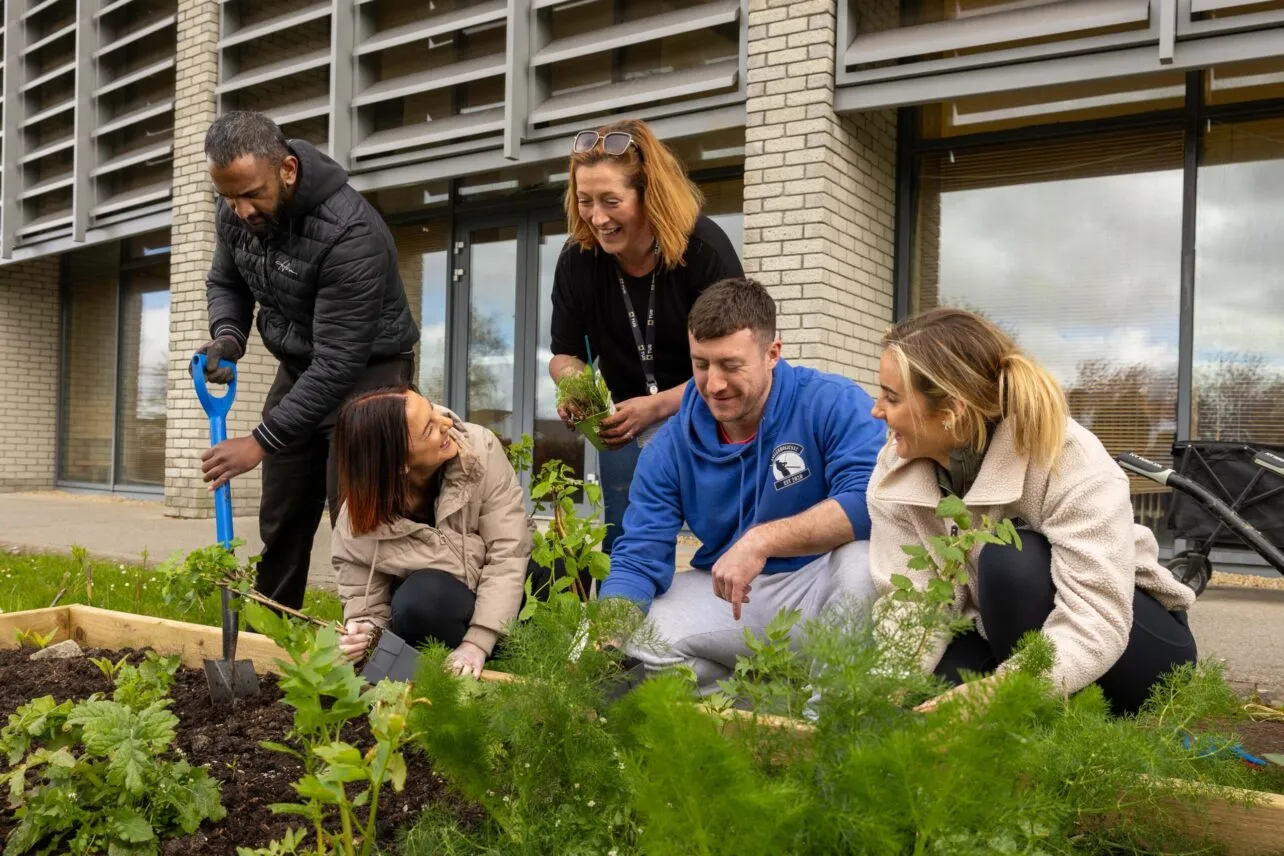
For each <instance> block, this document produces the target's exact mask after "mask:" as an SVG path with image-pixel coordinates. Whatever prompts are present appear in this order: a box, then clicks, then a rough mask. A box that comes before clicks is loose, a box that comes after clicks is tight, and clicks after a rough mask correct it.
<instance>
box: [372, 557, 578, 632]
mask: <svg viewBox="0 0 1284 856" xmlns="http://www.w3.org/2000/svg"><path fill="white" fill-rule="evenodd" d="M526 574H527V576H528V577H530V578H531V590H532V591H533V592H534V593H535V596H536V599H538V600H548V583H549V578H550V576H551V575H550V574H549V571H548V569H547V568H543V567H541V566H540V565H538V564H536V562H535V560H534V559H531V560H530V562H529V563H528V564H527V567H526ZM564 574H565V570H564V568H563V567H562V566H561V565H559V566H558V574H557V576H563V575H564ZM592 582H593V580H592V577H590V576H588V572H587V571H585V572H583V573H582V574H581V583H584V584H591V583H592ZM525 602H526V598H525V596H524V595H523V597H522V605H523V606H524V605H525ZM476 603H477V596H476V595H475V594H473V592H472V591H471V590H470V589H469V588H468V586H466V585H464V584H463V583H461V582H460V581H459V580H458V579H456V578H455V577H453V576H452V575H450V574H448V573H446V572H445V571H438V570H435V569H426V570H422V571H411V572H410V573H408V574H406V576H405V577H404V578H403V579H402V580H401V581H400V582H398V583H397V584H396V587H395V588H394V589H393V593H392V621H391V623H390V625H389V629H390V630H392V632H393V633H395V634H397V635H398V636H400V637H401V638H402V639H404V640H405V641H406V643H407V644H409V645H412V646H414V647H419V646H420V645H422V644H424V643H425V642H430V641H437V642H441V643H442V644H443V645H448V646H450V647H451V648H458V647H459V643H460V642H463V641H464V634H465V633H467V632H468V626H469V624H471V623H472V620H473V607H474V606H476ZM501 641H502V640H501Z"/></svg>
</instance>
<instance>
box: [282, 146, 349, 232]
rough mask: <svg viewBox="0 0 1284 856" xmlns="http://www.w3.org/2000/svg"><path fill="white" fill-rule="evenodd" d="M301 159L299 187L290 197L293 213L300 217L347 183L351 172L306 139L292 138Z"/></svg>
mask: <svg viewBox="0 0 1284 856" xmlns="http://www.w3.org/2000/svg"><path fill="white" fill-rule="evenodd" d="M289 146H290V150H291V151H292V152H294V156H295V157H297V158H298V159H299V186H298V188H297V189H296V190H295V191H294V198H293V199H292V200H290V215H291V216H292V217H300V216H302V215H304V214H307V213H308V212H310V211H311V210H312V209H313V208H316V207H317V206H318V205H320V204H321V203H322V202H325V201H326V200H327V199H329V198H330V197H331V196H333V195H334V194H335V193H336V192H338V191H339V189H340V188H342V187H343V186H344V185H345V184H347V183H348V171H347V170H346V169H344V168H343V167H341V166H339V164H338V163H337V162H336V161H334V160H332V159H331V158H330V157H329V156H328V155H325V154H322V153H321V152H320V151H319V150H318V149H317V147H316V146H314V145H312V144H311V143H309V142H308V141H306V140H290V141H289Z"/></svg>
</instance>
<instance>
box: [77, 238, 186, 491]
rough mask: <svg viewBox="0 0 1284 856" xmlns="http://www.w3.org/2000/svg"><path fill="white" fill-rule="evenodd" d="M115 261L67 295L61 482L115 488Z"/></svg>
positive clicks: (80, 280) (78, 284) (78, 282)
mask: <svg viewBox="0 0 1284 856" xmlns="http://www.w3.org/2000/svg"><path fill="white" fill-rule="evenodd" d="M115 261H116V260H115V258H113V259H112V266H111V267H110V268H109V269H108V270H106V271H104V272H101V273H99V274H97V275H92V276H86V277H85V278H83V279H79V280H77V281H73V282H70V283H68V285H67V288H66V290H65V292H64V294H65V295H66V296H65V297H64V303H63V331H64V333H63V336H64V340H63V370H62V388H61V390H60V393H61V398H62V406H61V408H60V411H59V416H60V420H59V421H60V422H61V426H60V427H61V430H60V432H59V438H58V477H59V478H60V479H62V480H64V481H72V482H90V483H94V484H103V485H108V484H110V483H111V470H112V427H113V425H114V423H115V419H114V411H115V405H114V402H113V396H114V395H115V390H116V301H117V293H116V286H117V273H116V266H115ZM161 445H162V448H163V447H164V444H163V443H162V444H161Z"/></svg>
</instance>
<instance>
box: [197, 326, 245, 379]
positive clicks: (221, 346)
mask: <svg viewBox="0 0 1284 856" xmlns="http://www.w3.org/2000/svg"><path fill="white" fill-rule="evenodd" d="M196 353H198V354H204V355H205V380H207V381H208V382H210V383H231V382H232V370H231V369H228V368H220V367H219V364H218V363H219V360H227V361H228V362H233V363H234V362H236V361H237V360H239V359H240V358H241V357H243V356H245V349H244V348H242V347H241V343H240V342H238V341H237V340H236V339H234V338H232V337H231V336H219V337H218V338H217V339H214V340H213V341H210V342H206V343H205V344H204V345H201V346H200V347H199V348H197V349H196Z"/></svg>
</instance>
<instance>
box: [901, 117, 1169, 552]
mask: <svg viewBox="0 0 1284 856" xmlns="http://www.w3.org/2000/svg"><path fill="white" fill-rule="evenodd" d="M920 169H921V184H920V194H919V197H920V203H919V207H918V211H917V223H916V229H915V231H916V242H915V243H916V252H915V259H914V265H913V272H912V277H913V293H912V302H913V307H912V308H913V310H914V311H922V310H925V309H929V308H932V307H934V306H937V305H953V306H961V307H965V308H968V309H972V310H975V311H980V312H982V313H984V314H986V315H987V316H989V317H990V318H991V319H992V320H994V321H996V322H997V323H999V324H1000V325H1002V326H1003V327H1004V328H1006V329H1007V330H1008V331H1009V332H1010V333H1012V334H1013V335H1014V336H1015V337H1016V339H1017V340H1018V341H1019V342H1020V344H1021V345H1022V346H1023V347H1024V348H1025V349H1026V350H1028V351H1029V352H1030V353H1031V354H1032V355H1033V356H1034V357H1035V358H1037V359H1038V360H1040V361H1041V362H1042V363H1043V364H1044V365H1045V366H1047V368H1048V369H1049V370H1050V371H1051V372H1052V373H1053V374H1054V375H1055V376H1056V377H1057V379H1058V380H1059V381H1060V382H1061V384H1062V385H1063V386H1064V388H1065V390H1066V393H1067V396H1068V398H1069V401H1070V407H1071V411H1072V413H1073V415H1074V416H1075V418H1076V419H1078V420H1079V421H1080V422H1081V423H1082V424H1083V425H1085V426H1086V427H1088V428H1089V429H1091V430H1092V431H1093V432H1095V433H1096V434H1097V436H1098V437H1100V438H1101V440H1102V442H1103V443H1104V444H1105V446H1106V448H1107V449H1108V450H1110V451H1111V452H1112V453H1118V452H1124V451H1134V452H1138V453H1140V454H1144V455H1146V456H1147V457H1151V458H1154V459H1158V460H1165V459H1170V458H1171V445H1172V442H1173V440H1174V438H1175V435H1176V425H1177V419H1176V417H1177V345H1178V311H1179V288H1180V281H1181V211H1182V138H1181V134H1180V132H1179V131H1173V132H1167V131H1164V132H1145V133H1140V132H1138V133H1128V134H1115V135H1110V136H1103V137H1097V138H1091V139H1078V140H1066V141H1057V142H1042V143H1036V144H1031V145H1028V146H1007V147H995V148H985V149H971V150H966V151H965V150H957V151H954V152H942V153H939V154H932V155H928V156H926V157H924V158H923V159H922V160H921V162H920ZM1133 492H1134V508H1135V510H1136V512H1137V515H1138V519H1139V520H1140V521H1142V522H1143V523H1145V524H1147V525H1150V526H1152V527H1155V528H1156V529H1157V530H1158V529H1160V527H1161V526H1162V520H1163V515H1164V513H1165V510H1166V508H1165V507H1166V492H1165V491H1163V489H1160V488H1159V487H1158V486H1157V485H1153V483H1150V482H1146V481H1143V480H1140V479H1134V480H1133Z"/></svg>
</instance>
